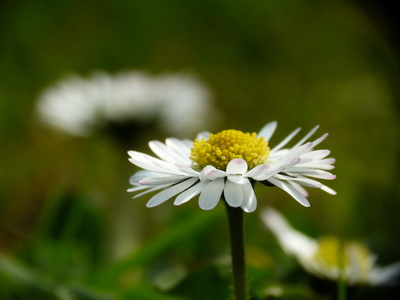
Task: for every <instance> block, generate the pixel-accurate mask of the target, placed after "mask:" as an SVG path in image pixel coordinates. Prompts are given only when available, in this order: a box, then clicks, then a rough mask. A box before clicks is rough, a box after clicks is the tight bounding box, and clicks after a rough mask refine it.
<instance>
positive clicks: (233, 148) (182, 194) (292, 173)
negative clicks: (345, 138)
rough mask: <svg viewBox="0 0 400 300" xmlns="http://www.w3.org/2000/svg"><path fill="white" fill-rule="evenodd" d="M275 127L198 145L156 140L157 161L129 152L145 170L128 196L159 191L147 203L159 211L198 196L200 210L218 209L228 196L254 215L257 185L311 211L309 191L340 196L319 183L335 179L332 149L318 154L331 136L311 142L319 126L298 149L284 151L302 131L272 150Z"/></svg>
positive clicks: (204, 136) (206, 137) (205, 136)
mask: <svg viewBox="0 0 400 300" xmlns="http://www.w3.org/2000/svg"><path fill="white" fill-rule="evenodd" d="M276 127H277V123H276V122H271V123H268V124H267V125H265V126H264V127H263V128H262V129H261V131H260V132H259V133H258V134H257V133H243V132H242V131H238V130H224V131H221V132H219V133H217V134H211V133H207V132H203V133H200V134H199V135H198V136H197V139H196V140H195V141H190V140H179V139H176V138H168V139H166V141H165V143H162V142H159V141H151V142H150V143H149V146H150V148H151V150H152V151H153V152H154V153H155V154H156V155H157V156H158V158H156V157H153V156H149V155H147V154H144V153H140V152H136V151H129V152H128V153H129V155H130V158H129V161H130V162H131V163H133V164H134V165H136V166H138V167H140V168H142V169H143V170H141V171H138V172H137V173H136V174H134V175H133V176H132V177H131V178H130V183H131V184H132V185H133V187H132V188H130V189H129V190H128V191H130V192H137V191H141V190H144V191H142V192H141V193H139V194H137V195H136V196H135V197H134V198H136V197H139V196H142V195H144V194H147V193H151V192H155V191H158V193H157V194H155V195H154V196H153V197H152V198H151V199H150V200H149V201H148V203H147V206H148V207H154V206H157V205H160V204H161V203H163V202H165V201H167V200H168V199H170V198H172V197H174V196H176V198H175V200H174V204H175V205H181V204H183V203H185V202H187V201H189V200H190V199H192V198H194V197H196V196H197V195H199V206H200V208H202V209H204V210H210V209H213V208H214V207H215V206H216V205H217V204H218V202H219V200H220V199H221V197H223V198H224V199H225V201H226V202H227V204H228V205H229V206H231V207H241V208H242V209H243V210H244V211H245V212H253V211H254V210H255V209H256V207H257V199H256V195H255V193H254V189H253V186H254V184H255V183H257V182H261V183H263V184H265V185H269V186H276V187H278V188H280V189H282V190H284V191H285V192H287V193H288V194H289V195H291V196H292V197H293V198H294V199H295V200H297V201H298V202H299V203H300V204H302V205H304V206H309V205H310V204H309V202H308V200H307V198H306V197H307V196H308V194H307V191H306V190H305V189H304V187H313V188H320V189H322V190H324V191H325V192H328V193H330V194H335V191H333V190H332V189H330V188H328V187H327V186H325V185H323V184H322V183H320V182H319V181H318V180H319V179H334V178H335V176H334V175H332V174H331V173H329V172H328V170H331V169H333V168H334V167H333V163H334V162H335V160H334V159H333V158H326V157H327V156H328V155H329V154H330V151H329V150H314V147H315V146H317V145H319V144H320V143H321V142H322V141H323V140H324V139H325V138H326V137H327V134H324V135H322V136H321V137H319V138H317V139H315V140H313V141H312V142H307V140H308V139H309V138H310V137H311V136H312V135H313V134H314V133H315V131H316V130H317V129H318V126H316V127H315V128H314V129H312V130H311V131H310V132H309V133H308V134H306V135H305V136H304V137H303V138H302V139H300V140H299V141H298V142H297V143H296V144H295V145H293V146H291V147H288V148H284V147H285V146H286V145H287V143H288V142H290V141H291V140H292V139H293V137H294V136H295V135H296V134H297V133H298V132H299V130H300V129H299V128H298V129H296V130H294V131H293V132H292V133H291V134H289V135H288V136H287V137H286V138H285V139H284V140H283V141H282V142H280V143H279V144H277V145H276V146H274V147H272V148H270V147H269V140H270V138H271V137H272V135H273V133H274V131H275V129H276Z"/></svg>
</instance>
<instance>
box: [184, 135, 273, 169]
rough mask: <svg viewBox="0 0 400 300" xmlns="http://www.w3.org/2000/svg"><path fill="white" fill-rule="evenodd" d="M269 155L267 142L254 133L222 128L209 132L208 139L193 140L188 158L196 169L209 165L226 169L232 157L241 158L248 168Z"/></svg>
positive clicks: (259, 162)
mask: <svg viewBox="0 0 400 300" xmlns="http://www.w3.org/2000/svg"><path fill="white" fill-rule="evenodd" d="M268 156H269V147H268V142H267V141H265V140H264V138H263V137H261V138H258V137H257V134H256V133H243V132H242V131H239V130H232V129H231V130H224V131H221V132H219V133H217V134H210V136H209V137H208V139H207V140H206V139H201V140H195V141H194V142H193V147H192V149H191V157H190V159H191V160H192V161H193V165H194V167H195V168H196V169H198V170H201V169H203V168H204V167H206V166H208V165H211V166H214V167H215V168H217V169H219V170H223V171H225V170H226V167H227V165H228V163H229V162H230V161H231V160H232V159H234V158H242V159H244V160H245V161H246V162H247V165H248V167H249V169H251V168H254V167H255V166H257V165H260V164H263V163H265V162H266V160H267V159H268Z"/></svg>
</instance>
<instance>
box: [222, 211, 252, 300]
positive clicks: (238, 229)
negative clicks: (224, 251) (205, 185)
mask: <svg viewBox="0 0 400 300" xmlns="http://www.w3.org/2000/svg"><path fill="white" fill-rule="evenodd" d="M226 211H227V214H228V220H229V233H230V240H231V255H232V271H233V288H234V292H235V300H248V299H249V297H248V290H247V275H246V262H245V254H244V234H243V210H242V209H241V208H240V207H231V206H229V205H228V204H226Z"/></svg>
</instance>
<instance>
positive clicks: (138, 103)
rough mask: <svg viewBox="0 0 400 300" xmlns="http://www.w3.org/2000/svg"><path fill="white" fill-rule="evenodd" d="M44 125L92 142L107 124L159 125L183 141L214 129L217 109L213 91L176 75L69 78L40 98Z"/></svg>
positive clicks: (138, 73)
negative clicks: (211, 126) (91, 137)
mask: <svg viewBox="0 0 400 300" xmlns="http://www.w3.org/2000/svg"><path fill="white" fill-rule="evenodd" d="M37 111H38V114H39V116H40V118H41V120H42V121H44V122H45V123H46V124H48V125H50V126H53V127H54V128H56V129H58V130H60V131H63V132H65V133H68V134H71V135H77V136H87V135H89V134H91V133H92V131H93V130H95V129H97V128H99V127H101V126H104V125H106V124H107V122H113V123H123V122H127V121H134V122H138V123H144V124H147V123H150V122H155V123H156V124H158V125H159V126H160V128H162V129H163V130H165V131H167V132H168V133H173V134H178V135H184V134H188V133H192V132H194V131H195V130H197V129H198V128H199V127H200V126H204V125H205V124H209V123H210V122H211V121H212V118H213V112H215V109H214V108H213V107H212V101H211V93H210V90H209V89H208V88H207V87H206V86H205V85H204V84H203V83H201V82H200V81H199V80H198V79H196V78H195V77H193V76H191V75H188V74H179V73H173V74H168V75H159V76H150V75H148V74H146V73H142V72H123V73H118V74H115V75H111V74H108V73H105V72H97V73H93V74H91V75H90V76H89V77H88V78H83V77H80V76H78V75H70V76H67V77H65V78H64V79H62V80H60V81H59V82H56V83H55V84H54V85H52V86H50V87H48V88H47V89H46V90H44V91H43V93H42V94H41V95H40V96H39V100H38V103H37Z"/></svg>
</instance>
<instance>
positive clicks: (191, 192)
mask: <svg viewBox="0 0 400 300" xmlns="http://www.w3.org/2000/svg"><path fill="white" fill-rule="evenodd" d="M207 183H208V182H203V181H199V182H198V183H196V184H195V185H193V186H191V187H190V188H188V189H187V190H186V191H184V192H182V193H181V194H179V195H178V196H177V197H176V199H175V201H174V204H175V205H181V204H183V203H186V202H188V201H189V200H190V199H192V198H193V197H196V196H197V195H198V194H200V193H201V191H202V190H203V189H204V187H205V186H206V185H207Z"/></svg>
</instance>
